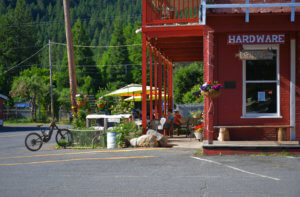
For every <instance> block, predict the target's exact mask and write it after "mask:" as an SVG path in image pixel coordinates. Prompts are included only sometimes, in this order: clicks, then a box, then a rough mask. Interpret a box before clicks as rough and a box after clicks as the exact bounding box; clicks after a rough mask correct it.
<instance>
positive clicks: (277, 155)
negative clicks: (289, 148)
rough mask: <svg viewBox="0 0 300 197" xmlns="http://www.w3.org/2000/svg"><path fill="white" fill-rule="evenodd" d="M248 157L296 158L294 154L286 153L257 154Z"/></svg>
mask: <svg viewBox="0 0 300 197" xmlns="http://www.w3.org/2000/svg"><path fill="white" fill-rule="evenodd" d="M250 156H265V157H287V156H290V157H296V156H297V155H296V154H292V153H288V152H279V153H258V154H250Z"/></svg>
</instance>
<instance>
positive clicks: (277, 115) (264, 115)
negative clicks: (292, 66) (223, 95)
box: [241, 44, 282, 118]
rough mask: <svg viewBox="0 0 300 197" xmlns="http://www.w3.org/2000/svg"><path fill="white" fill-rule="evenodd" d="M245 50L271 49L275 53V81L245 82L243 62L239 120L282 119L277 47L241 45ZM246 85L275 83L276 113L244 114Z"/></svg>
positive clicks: (275, 45) (274, 45) (244, 65)
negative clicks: (240, 114)
mask: <svg viewBox="0 0 300 197" xmlns="http://www.w3.org/2000/svg"><path fill="white" fill-rule="evenodd" d="M243 48H244V49H245V50H267V49H272V50H276V51H277V54H276V55H277V60H276V61H277V62H276V73H277V76H276V80H268V81H264V80H251V81H246V60H243V63H242V64H243V98H242V99H243V101H242V104H243V106H242V116H241V118H282V116H281V115H280V69H279V67H280V65H279V64H280V59H279V54H280V53H279V45H278V44H270V45H266V44H264V45H262V44H261V45H243ZM246 83H277V85H276V90H277V113H248V114H247V113H246Z"/></svg>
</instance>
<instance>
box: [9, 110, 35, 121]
mask: <svg viewBox="0 0 300 197" xmlns="http://www.w3.org/2000/svg"><path fill="white" fill-rule="evenodd" d="M3 112H4V113H3V115H4V120H13V119H15V120H18V119H28V118H31V111H30V110H29V109H18V108H15V109H4V111H3Z"/></svg>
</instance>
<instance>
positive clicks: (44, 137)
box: [41, 122, 58, 143]
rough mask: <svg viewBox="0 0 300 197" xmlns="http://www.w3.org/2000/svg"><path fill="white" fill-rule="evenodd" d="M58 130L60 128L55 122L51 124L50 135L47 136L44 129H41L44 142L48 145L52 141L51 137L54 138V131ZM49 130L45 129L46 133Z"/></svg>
mask: <svg viewBox="0 0 300 197" xmlns="http://www.w3.org/2000/svg"><path fill="white" fill-rule="evenodd" d="M55 129H56V130H58V127H57V126H56V124H55V123H54V122H51V123H50V127H49V133H48V134H45V133H44V132H43V131H42V129H41V132H42V134H43V142H45V143H47V142H49V141H50V139H51V137H52V134H53V131H54V130H55ZM46 130H47V129H45V130H44V131H46Z"/></svg>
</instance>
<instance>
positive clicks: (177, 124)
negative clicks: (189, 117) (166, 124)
mask: <svg viewBox="0 0 300 197" xmlns="http://www.w3.org/2000/svg"><path fill="white" fill-rule="evenodd" d="M181 119H182V116H181V115H180V113H179V111H178V110H175V117H174V130H176V132H177V135H178V136H179V128H180V124H181Z"/></svg>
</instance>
